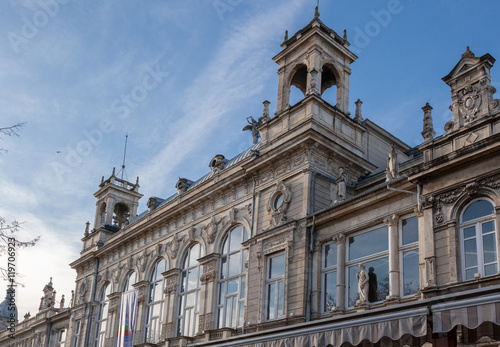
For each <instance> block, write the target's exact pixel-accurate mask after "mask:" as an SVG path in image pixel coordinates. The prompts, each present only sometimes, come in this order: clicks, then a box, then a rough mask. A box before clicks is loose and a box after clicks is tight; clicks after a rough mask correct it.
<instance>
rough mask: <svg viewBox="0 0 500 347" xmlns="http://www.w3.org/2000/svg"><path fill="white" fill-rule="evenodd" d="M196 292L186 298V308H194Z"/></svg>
mask: <svg viewBox="0 0 500 347" xmlns="http://www.w3.org/2000/svg"><path fill="white" fill-rule="evenodd" d="M195 298H196V292H195V293H190V294H188V295H187V296H186V307H194V303H195V300H194V299H195Z"/></svg>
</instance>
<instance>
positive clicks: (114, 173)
mask: <svg viewBox="0 0 500 347" xmlns="http://www.w3.org/2000/svg"><path fill="white" fill-rule="evenodd" d="M114 175H115V168H113V173H112V174H111V176H114Z"/></svg>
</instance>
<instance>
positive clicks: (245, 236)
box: [243, 228, 248, 242]
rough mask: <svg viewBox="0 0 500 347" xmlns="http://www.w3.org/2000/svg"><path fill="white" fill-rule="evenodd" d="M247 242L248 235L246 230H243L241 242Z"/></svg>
mask: <svg viewBox="0 0 500 347" xmlns="http://www.w3.org/2000/svg"><path fill="white" fill-rule="evenodd" d="M247 240H248V233H247V229H245V228H243V242H245V241H247Z"/></svg>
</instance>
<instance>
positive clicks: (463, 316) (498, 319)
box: [431, 294, 500, 333]
mask: <svg viewBox="0 0 500 347" xmlns="http://www.w3.org/2000/svg"><path fill="white" fill-rule="evenodd" d="M431 310H432V318H433V320H432V322H433V323H432V325H433V329H432V330H433V332H434V333H443V332H447V331H450V330H451V329H453V328H454V327H455V326H457V325H459V324H460V325H462V326H465V327H467V328H469V329H475V328H477V327H478V326H479V325H481V324H482V323H484V322H491V323H494V324H497V325H500V295H499V294H497V295H490V296H484V297H479V298H474V299H466V300H460V301H454V302H448V303H444V304H437V305H432V306H431Z"/></svg>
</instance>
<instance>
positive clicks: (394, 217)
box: [384, 214, 399, 227]
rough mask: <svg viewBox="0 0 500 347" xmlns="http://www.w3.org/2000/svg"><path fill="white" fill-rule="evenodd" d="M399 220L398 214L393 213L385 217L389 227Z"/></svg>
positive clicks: (385, 222)
mask: <svg viewBox="0 0 500 347" xmlns="http://www.w3.org/2000/svg"><path fill="white" fill-rule="evenodd" d="M398 221H399V216H398V215H396V214H392V215H390V216H389V217H387V218H384V224H386V225H387V226H389V227H390V226H394V225H396V224H397V223H398Z"/></svg>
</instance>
